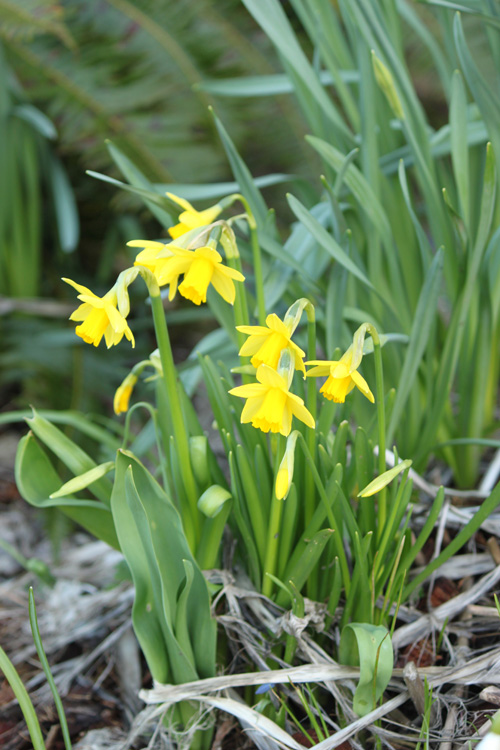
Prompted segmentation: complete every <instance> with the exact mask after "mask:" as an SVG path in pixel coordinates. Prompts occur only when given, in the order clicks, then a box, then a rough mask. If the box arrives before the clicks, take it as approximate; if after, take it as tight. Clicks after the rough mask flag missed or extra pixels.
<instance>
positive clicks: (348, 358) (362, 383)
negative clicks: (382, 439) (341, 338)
mask: <svg viewBox="0 0 500 750" xmlns="http://www.w3.org/2000/svg"><path fill="white" fill-rule="evenodd" d="M352 360H353V347H352V346H350V347H349V349H348V350H347V351H346V353H345V354H343V355H342V357H341V358H340V359H339V360H338V361H333V362H321V361H316V360H313V361H311V362H306V365H315V367H313V368H312V369H311V370H308V371H307V374H306V377H308V378H309V377H313V378H317V377H321V376H324V375H328V378H327V380H326V381H325V383H324V384H323V385H322V386H321V388H320V393H322V394H323V396H324V397H325V398H327V399H329V400H330V401H335V402H336V403H338V404H343V403H344V401H345V398H346V396H347V394H348V393H350V392H351V391H352V389H353V388H354V387H355V386H356V388H359V390H360V391H361V393H362V394H363V396H366V398H367V399H368V400H369V401H371V402H372V403H373V402H374V401H375V399H374V397H373V393H372V392H371V390H370V388H369V386H368V383H367V382H366V380H365V379H364V378H363V377H362V376H361V375H360V374H359V372H358V370H357V367H353V361H352ZM358 366H359V364H358Z"/></svg>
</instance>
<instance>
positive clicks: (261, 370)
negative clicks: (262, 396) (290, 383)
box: [257, 365, 288, 390]
mask: <svg viewBox="0 0 500 750" xmlns="http://www.w3.org/2000/svg"><path fill="white" fill-rule="evenodd" d="M257 380H258V381H259V383H262V384H264V385H266V386H271V388H281V389H282V390H288V389H287V383H286V381H285V379H284V378H283V377H282V376H281V375H280V374H279V373H278V372H276V370H273V368H272V367H269V366H268V365H260V366H259V367H258V369H257Z"/></svg>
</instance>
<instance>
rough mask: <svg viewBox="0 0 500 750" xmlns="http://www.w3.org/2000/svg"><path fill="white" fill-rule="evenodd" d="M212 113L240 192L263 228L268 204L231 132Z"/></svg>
mask: <svg viewBox="0 0 500 750" xmlns="http://www.w3.org/2000/svg"><path fill="white" fill-rule="evenodd" d="M211 113H212V116H213V118H214V122H215V125H216V127H217V131H218V133H219V137H220V139H221V141H222V145H223V146H224V150H225V152H226V155H227V158H228V160H229V164H230V165H231V170H232V172H233V175H234V178H235V180H236V181H237V183H238V185H239V186H240V192H241V193H243V195H244V196H245V198H246V199H247V201H248V203H249V205H250V209H251V210H252V213H253V215H254V217H255V221H256V222H257V226H258V227H259V229H262V227H263V226H264V224H265V221H266V216H267V206H266V204H265V201H264V198H263V197H262V195H261V193H260V191H259V189H258V187H257V186H256V184H255V182H254V180H253V177H252V175H251V174H250V170H249V169H248V167H247V165H246V164H245V162H244V161H243V159H242V158H241V156H240V155H239V153H238V151H237V150H236V147H235V145H234V143H233V142H232V140H231V138H230V137H229V134H228V132H227V130H226V129H225V127H224V125H223V124H222V123H221V121H220V120H219V118H218V117H217V115H216V114H215V112H214V111H213V110H211Z"/></svg>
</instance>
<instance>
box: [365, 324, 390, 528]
mask: <svg viewBox="0 0 500 750" xmlns="http://www.w3.org/2000/svg"><path fill="white" fill-rule="evenodd" d="M365 325H366V331H367V332H368V333H369V334H370V336H371V337H372V341H373V357H374V361H375V393H376V397H375V400H376V403H377V423H378V473H379V476H380V475H381V474H383V473H384V471H385V469H386V463H385V401H384V369H383V365H382V351H381V347H380V338H379V335H378V331H377V329H376V328H375V326H373V325H372V324H371V323H366V324H365ZM386 520H387V488H386V487H384V488H383V489H382V490H381V491H380V493H379V496H378V519H377V541H380V538H381V536H382V533H383V531H384V528H385V524H386Z"/></svg>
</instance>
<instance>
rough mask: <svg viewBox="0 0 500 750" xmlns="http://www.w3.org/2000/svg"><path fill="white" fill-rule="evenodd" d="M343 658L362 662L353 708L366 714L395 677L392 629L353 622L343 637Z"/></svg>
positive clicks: (362, 714) (345, 630)
mask: <svg viewBox="0 0 500 750" xmlns="http://www.w3.org/2000/svg"><path fill="white" fill-rule="evenodd" d="M339 661H340V663H341V664H348V665H351V666H359V682H358V685H357V687H356V692H355V693H354V702H353V709H354V711H355V713H357V714H358V716H365V715H366V714H368V713H370V711H373V710H374V709H375V708H376V706H377V701H378V700H379V698H380V697H381V696H382V694H383V692H384V690H385V689H386V687H387V685H388V684H389V680H390V679H391V675H392V666H393V661H394V654H393V650H392V643H391V638H390V635H389V631H388V630H387V628H385V627H383V626H382V625H369V624H368V623H359V622H352V623H349V624H348V625H346V626H345V628H344V630H343V631H342V635H341V638H340V646H339Z"/></svg>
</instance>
